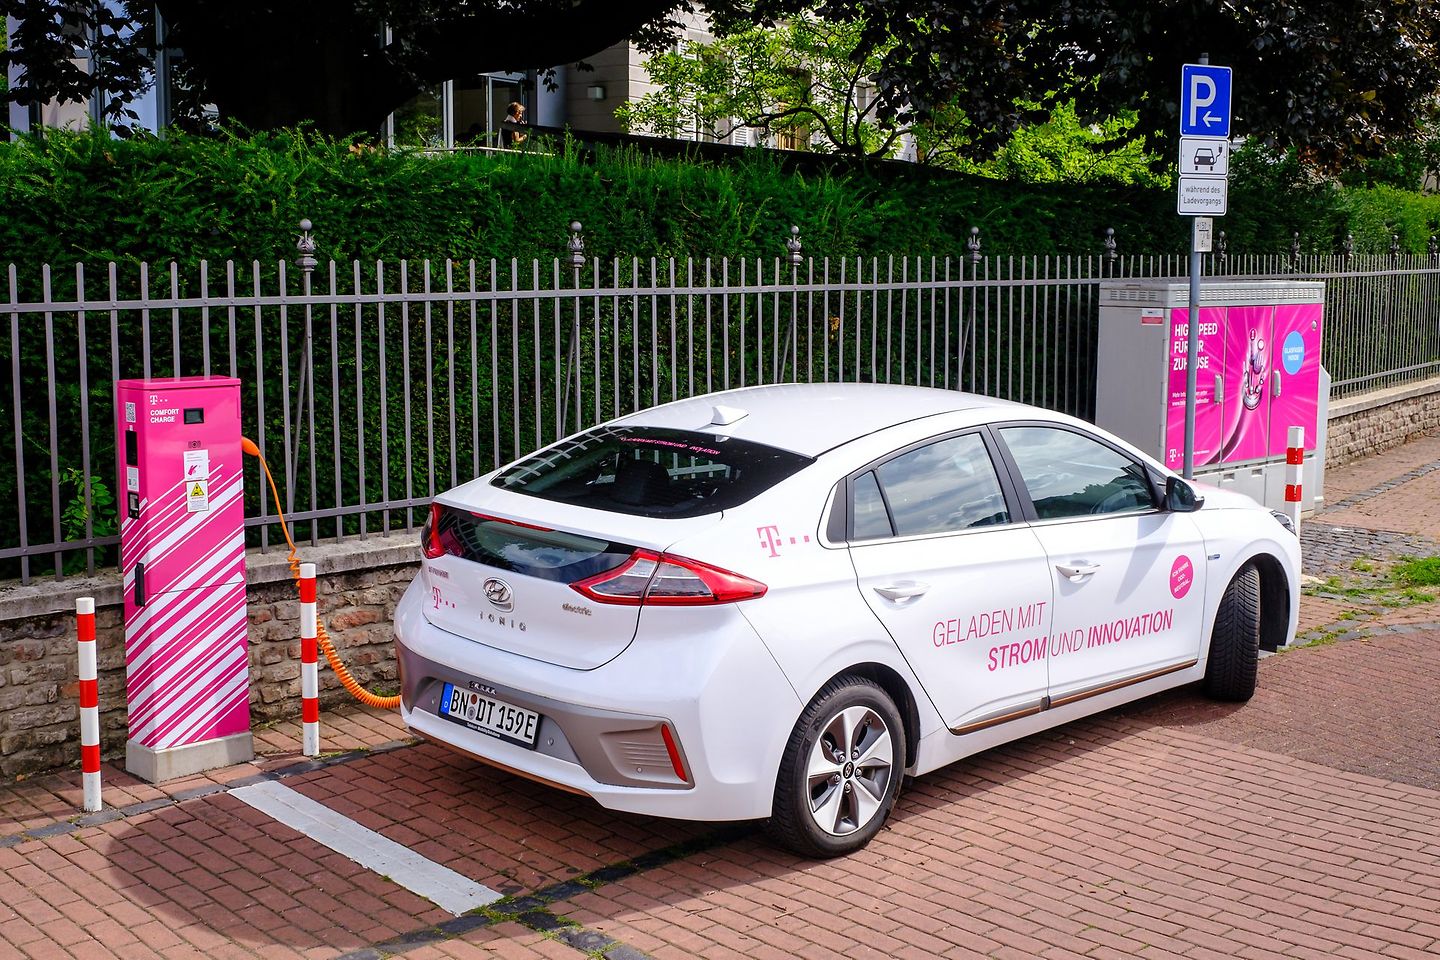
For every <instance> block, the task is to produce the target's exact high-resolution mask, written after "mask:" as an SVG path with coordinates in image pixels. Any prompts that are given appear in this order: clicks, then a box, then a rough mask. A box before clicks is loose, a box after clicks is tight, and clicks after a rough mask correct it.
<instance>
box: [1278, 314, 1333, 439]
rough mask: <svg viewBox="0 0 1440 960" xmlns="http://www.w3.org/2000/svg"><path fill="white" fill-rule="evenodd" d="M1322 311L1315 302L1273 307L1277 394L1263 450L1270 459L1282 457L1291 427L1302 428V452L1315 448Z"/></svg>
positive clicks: (1322, 326) (1322, 327)
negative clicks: (1303, 435)
mask: <svg viewBox="0 0 1440 960" xmlns="http://www.w3.org/2000/svg"><path fill="white" fill-rule="evenodd" d="M1323 312H1324V308H1323V305H1322V304H1318V303H1285V304H1280V305H1279V306H1277V307H1276V308H1275V323H1274V327H1273V330H1272V333H1271V342H1272V343H1273V344H1274V359H1273V365H1274V369H1275V370H1276V371H1277V372H1278V376H1279V378H1280V394H1279V396H1276V397H1273V398H1272V399H1271V401H1270V437H1269V443H1268V444H1267V447H1266V450H1267V452H1268V453H1269V454H1270V455H1271V456H1284V454H1285V447H1286V443H1287V440H1286V437H1287V433H1288V428H1290V427H1304V428H1305V449H1306V450H1314V449H1315V434H1316V429H1317V427H1318V426H1319V421H1318V417H1319V412H1320V411H1319V397H1320V337H1321V335H1322V334H1323V333H1324V325H1323ZM1272 376H1275V374H1272Z"/></svg>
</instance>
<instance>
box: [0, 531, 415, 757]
mask: <svg viewBox="0 0 1440 960" xmlns="http://www.w3.org/2000/svg"><path fill="white" fill-rule="evenodd" d="M300 555H301V556H302V557H304V558H305V559H306V560H309V561H313V562H314V563H315V564H316V566H317V567H318V569H319V576H318V580H319V602H318V607H319V613H320V618H321V619H322V620H323V621H324V622H325V624H326V627H327V629H328V630H329V633H330V638H331V640H332V641H333V642H334V644H335V647H336V650H337V651H338V652H339V654H340V656H341V658H342V659H343V660H344V661H345V664H346V665H347V666H348V667H349V668H350V671H351V673H353V674H354V675H355V677H356V679H358V680H359V681H360V682H361V683H362V684H363V685H365V686H366V687H370V688H378V689H384V690H386V691H387V692H393V691H394V689H395V688H396V687H397V686H398V676H397V673H396V667H395V647H394V642H393V635H392V633H391V623H392V621H393V619H394V613H395V604H396V603H397V602H398V601H399V599H400V596H401V594H402V593H404V592H405V588H406V587H407V586H408V585H409V583H410V580H411V579H412V578H413V577H414V575H415V570H416V568H417V566H418V564H419V560H420V551H419V548H418V546H417V541H416V538H415V536H414V535H413V534H410V533H405V532H403V531H397V532H395V533H392V534H391V535H390V536H388V537H382V536H378V535H374V534H372V535H370V536H369V537H368V538H366V539H364V540H359V539H351V540H344V541H341V542H338V543H336V542H327V543H322V544H320V545H319V546H318V547H310V546H308V545H302V546H301V548H300ZM246 580H247V588H246V600H247V603H248V604H249V612H250V628H249V649H250V718H251V722H252V723H253V724H264V723H268V722H272V721H276V720H287V719H293V720H298V719H299V717H300V605H299V602H298V599H297V594H296V589H295V582H294V580H292V579H291V576H290V567H289V564H288V563H287V562H286V560H285V551H284V550H283V549H280V550H276V549H275V548H273V547H272V548H271V549H270V551H269V552H268V553H265V554H261V553H260V552H259V551H255V550H252V551H250V553H249V554H247V556H246ZM84 596H91V597H94V598H95V634H96V636H95V642H96V646H97V650H96V653H97V657H98V660H99V688H100V741H101V750H102V752H103V754H104V756H106V757H107V758H116V757H120V756H123V755H124V754H125V746H126V743H125V741H126V705H125V628H124V623H123V621H122V610H121V606H120V583H119V577H118V575H117V574H116V573H115V572H114V571H111V572H110V573H109V575H108V576H100V577H93V578H85V577H80V578H67V579H66V580H64V581H59V582H57V581H54V580H48V581H47V580H40V579H37V580H36V581H35V582H34V583H31V584H30V585H29V586H20V585H18V584H14V585H7V586H0V779H6V780H9V779H12V778H14V777H17V776H22V775H28V774H33V773H38V772H41V771H45V770H54V769H59V768H62V767H67V766H74V765H77V764H78V763H79V761H80V721H79V710H78V702H79V701H78V685H77V680H76V649H75V598H76V597H84ZM349 699H350V695H349V694H348V693H346V692H345V690H344V689H343V688H342V687H341V686H340V682H339V680H338V679H337V678H336V677H335V674H334V673H333V672H331V671H330V670H329V668H328V667H326V665H325V663H324V662H323V660H322V662H321V665H320V700H321V703H322V704H323V705H324V706H326V707H331V706H335V705H338V704H341V703H344V702H346V701H348V700H349Z"/></svg>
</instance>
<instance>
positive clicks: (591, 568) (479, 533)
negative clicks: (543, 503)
mask: <svg viewBox="0 0 1440 960" xmlns="http://www.w3.org/2000/svg"><path fill="white" fill-rule="evenodd" d="M439 518H440V522H439V524H438V525H437V526H436V528H435V539H436V540H437V541H438V542H439V544H440V546H442V547H443V548H444V549H445V552H446V553H448V554H451V555H452V556H456V557H464V558H465V559H466V560H473V561H475V562H476V563H483V564H485V565H486V566H490V567H498V568H499V569H501V570H511V571H514V572H515V573H523V574H525V575H526V576H530V577H539V578H540V579H542V580H555V581H558V582H560V583H573V582H575V581H576V580H582V579H584V578H585V577H590V576H594V575H595V574H597V573H603V572H605V571H606V570H609V569H611V568H613V567H618V566H619V565H620V564H622V563H624V562H625V560H626V559H627V558H628V557H629V556H630V555H631V554H632V553H634V552H635V548H634V547H632V546H629V545H627V544H623V543H612V542H609V541H606V540H596V539H593V538H591V537H582V536H578V535H577V534H573V533H564V532H561V531H559V530H545V529H543V528H540V527H533V526H528V525H525V524H518V523H511V522H509V521H506V520H500V519H498V518H495V517H486V516H482V515H480V514H476V513H470V512H468V511H465V510H460V509H457V508H455V507H442V508H441V509H440V511H439Z"/></svg>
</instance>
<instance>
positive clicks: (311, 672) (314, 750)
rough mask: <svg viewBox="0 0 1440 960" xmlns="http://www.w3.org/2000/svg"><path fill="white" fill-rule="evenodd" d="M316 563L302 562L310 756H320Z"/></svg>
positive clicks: (304, 714)
mask: <svg viewBox="0 0 1440 960" xmlns="http://www.w3.org/2000/svg"><path fill="white" fill-rule="evenodd" d="M317 632H318V631H317V630H316V616H315V564H313V563H302V564H300V725H301V728H302V730H303V733H302V737H301V740H302V743H303V745H304V753H305V756H307V757H318V756H320V667H319V660H320V641H319V640H318V639H316V635H317Z"/></svg>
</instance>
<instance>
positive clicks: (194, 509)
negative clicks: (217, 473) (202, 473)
mask: <svg viewBox="0 0 1440 960" xmlns="http://www.w3.org/2000/svg"><path fill="white" fill-rule="evenodd" d="M209 509H210V481H209V480H186V481H185V511H186V512H187V513H204V512H205V511H207V510H209Z"/></svg>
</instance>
